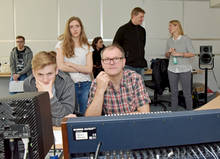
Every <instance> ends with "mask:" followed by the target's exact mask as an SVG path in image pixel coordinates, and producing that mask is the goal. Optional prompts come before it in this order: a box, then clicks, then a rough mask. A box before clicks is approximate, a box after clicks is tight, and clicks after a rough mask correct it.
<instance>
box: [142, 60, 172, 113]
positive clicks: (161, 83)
mask: <svg viewBox="0 0 220 159" xmlns="http://www.w3.org/2000/svg"><path fill="white" fill-rule="evenodd" d="M168 63H169V60H168V59H158V58H157V59H153V60H152V61H151V69H152V80H146V81H144V83H145V86H146V87H149V88H150V89H153V90H154V96H153V99H152V100H151V103H152V104H154V105H161V106H162V107H163V110H164V111H166V110H167V107H166V105H165V104H164V103H167V104H168V105H169V106H170V105H171V102H170V101H166V100H160V99H158V95H162V94H163V91H164V90H165V88H167V87H168V88H170V86H169V79H168V73H167V67H168Z"/></svg>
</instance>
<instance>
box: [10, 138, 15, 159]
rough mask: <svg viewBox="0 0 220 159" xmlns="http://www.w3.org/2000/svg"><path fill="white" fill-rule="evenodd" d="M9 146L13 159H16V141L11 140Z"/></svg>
mask: <svg viewBox="0 0 220 159" xmlns="http://www.w3.org/2000/svg"><path fill="white" fill-rule="evenodd" d="M9 146H10V150H11V159H14V150H15V145H14V139H9Z"/></svg>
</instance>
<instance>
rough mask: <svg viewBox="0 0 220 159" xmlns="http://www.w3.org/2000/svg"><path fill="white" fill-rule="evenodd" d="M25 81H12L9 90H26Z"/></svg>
mask: <svg viewBox="0 0 220 159" xmlns="http://www.w3.org/2000/svg"><path fill="white" fill-rule="evenodd" d="M23 84H24V81H10V82H9V92H24V88H23Z"/></svg>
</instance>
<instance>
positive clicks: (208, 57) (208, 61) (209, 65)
mask: <svg viewBox="0 0 220 159" xmlns="http://www.w3.org/2000/svg"><path fill="white" fill-rule="evenodd" d="M213 67H214V55H213V54H212V46H211V45H206V46H200V54H199V68H200V69H213Z"/></svg>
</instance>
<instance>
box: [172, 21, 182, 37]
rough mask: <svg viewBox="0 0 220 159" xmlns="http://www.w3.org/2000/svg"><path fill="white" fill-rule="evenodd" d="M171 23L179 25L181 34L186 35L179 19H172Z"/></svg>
mask: <svg viewBox="0 0 220 159" xmlns="http://www.w3.org/2000/svg"><path fill="white" fill-rule="evenodd" d="M169 23H170V24H173V25H174V26H177V27H178V32H179V35H184V32H183V28H182V25H181V23H180V21H179V20H171V21H170V22H169Z"/></svg>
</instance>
